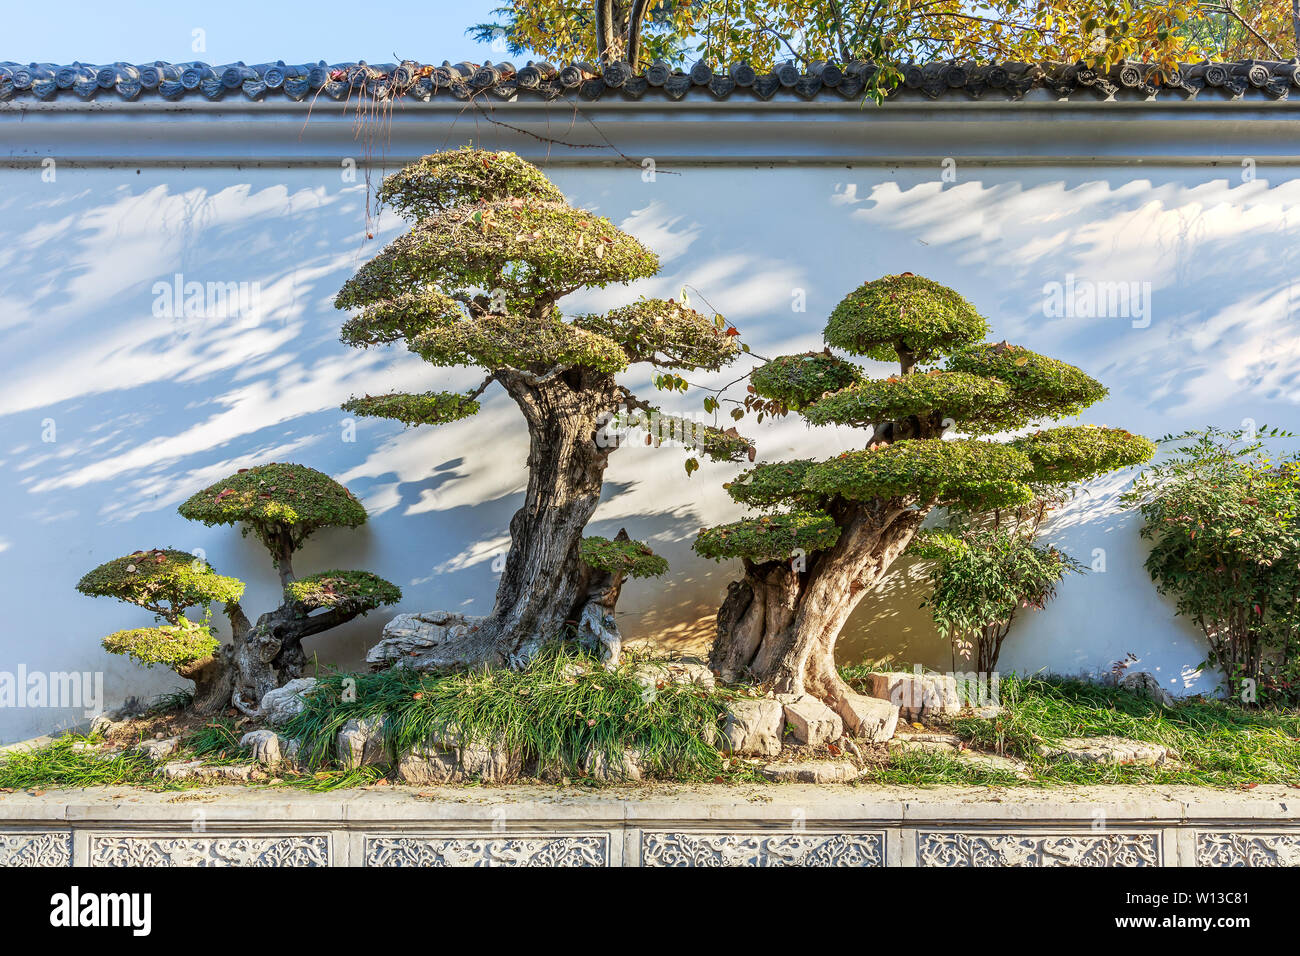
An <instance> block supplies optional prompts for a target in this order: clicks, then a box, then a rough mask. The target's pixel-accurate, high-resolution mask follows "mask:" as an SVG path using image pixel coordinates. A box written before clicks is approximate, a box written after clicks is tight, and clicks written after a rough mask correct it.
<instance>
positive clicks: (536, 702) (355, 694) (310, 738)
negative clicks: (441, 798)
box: [282, 648, 729, 780]
mask: <svg viewBox="0 0 1300 956" xmlns="http://www.w3.org/2000/svg"><path fill="white" fill-rule="evenodd" d="M637 666H638V664H637V662H636V661H628V662H625V663H624V664H622V665H620V667H619V668H618V669H617V670H615V671H607V670H605V669H604V668H603V667H602V665H601V664H600V662H599V661H598V660H597V659H596V658H594V657H590V656H587V655H584V654H582V653H580V652H576V651H572V650H569V649H561V648H556V649H554V650H551V651H548V652H546V653H544V654H542V655H540V656H539V657H537V658H536V659H535V660H534V661H533V663H531V664H530V665H529V666H528V667H527V668H526V669H524V670H522V671H510V670H481V671H474V672H469V673H459V674H422V673H417V672H414V671H410V670H406V669H402V668H396V669H393V670H388V671H383V672H380V673H377V674H365V675H343V674H338V675H333V676H329V677H325V678H323V679H321V680H320V681H319V683H318V684H317V685H316V688H315V689H314V690H313V691H312V693H311V694H309V695H308V696H307V706H306V708H305V709H304V710H303V712H302V713H301V714H299V715H298V716H297V717H295V718H294V719H293V721H292V722H291V723H290V724H289V725H288V726H286V727H285V728H283V730H282V733H283V734H285V735H286V736H289V737H294V738H297V739H299V740H301V741H302V750H301V754H302V756H303V757H304V758H305V759H306V761H307V763H308V765H309V766H311V767H323V766H325V765H326V764H328V763H329V762H330V761H331V760H332V759H333V758H334V756H335V754H334V746H335V738H336V736H337V734H338V732H339V731H340V730H341V729H342V728H343V726H344V724H346V723H347V722H348V721H350V720H360V719H371V720H375V719H378V720H382V722H383V738H384V745H385V748H386V750H387V752H388V756H389V759H390V760H392V761H396V758H397V755H399V754H401V753H403V752H405V751H407V750H409V749H411V748H414V747H417V746H420V745H423V744H425V742H426V741H427V740H429V739H430V737H447V736H454V737H456V738H457V739H459V740H460V741H461V742H462V743H463V744H470V745H473V744H483V745H503V746H504V747H506V748H507V749H508V750H510V751H511V752H514V753H518V754H520V755H521V756H522V757H523V761H524V766H525V768H526V769H528V770H530V771H531V772H532V773H534V774H535V775H537V776H571V777H581V776H582V775H583V773H584V769H585V764H586V761H587V759H588V756H589V755H590V754H593V753H603V754H604V755H605V756H606V758H607V760H608V761H609V763H610V765H611V766H613V767H618V766H621V755H622V753H623V752H625V751H634V752H636V754H637V755H638V759H639V762H640V765H641V767H642V769H643V771H644V772H645V773H646V774H647V775H650V776H656V777H671V778H674V779H678V780H701V779H712V778H714V777H717V776H719V775H720V774H722V773H723V771H724V769H725V765H724V758H723V755H722V754H721V753H720V752H719V751H718V749H717V742H718V727H719V724H720V722H721V721H722V719H723V718H724V716H725V714H726V711H727V701H728V699H729V695H728V694H726V693H724V692H718V691H712V690H706V689H704V688H701V687H698V686H696V685H694V684H685V685H679V684H673V683H671V682H667V681H649V680H645V679H644V678H643V680H642V681H640V682H639V681H638V680H637V679H636V674H637V670H636V668H637Z"/></svg>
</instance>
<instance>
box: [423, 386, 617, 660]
mask: <svg viewBox="0 0 1300 956" xmlns="http://www.w3.org/2000/svg"><path fill="white" fill-rule="evenodd" d="M500 380H501V382H502V384H503V385H504V386H505V389H506V391H507V393H508V394H509V395H510V396H511V398H513V399H514V400H515V403H516V404H517V405H518V406H519V408H520V410H521V411H522V412H523V415H524V420H525V421H526V423H527V425H528V436H529V449H528V462H527V467H528V488H527V491H526V493H525V495H524V503H523V507H521V508H520V509H519V510H518V511H517V512H515V514H514V517H513V518H511V520H510V551H509V553H508V554H507V556H506V562H505V569H504V570H503V571H502V574H501V580H500V582H499V583H498V585H497V593H496V600H495V603H494V605H493V608H492V611H491V613H490V614H488V615H487V616H486V617H485V618H483V619H482V620H481V621H480V622H479V624H478V626H477V627H476V628H475V629H474V630H473V631H472V632H471V633H470V634H469V635H468V636H466V637H464V638H462V639H459V640H454V641H449V642H447V643H445V644H440V645H438V646H437V647H435V648H431V649H429V650H428V651H427V652H423V653H421V654H419V655H417V656H416V657H413V658H411V659H410V660H406V661H403V666H406V667H411V668H414V669H418V670H443V669H446V670H453V669H461V668H467V667H481V666H487V667H514V668H519V667H523V666H525V665H526V664H527V663H528V662H529V661H530V660H532V658H533V657H535V656H536V654H537V652H538V651H539V650H540V649H541V648H542V646H543V645H545V644H546V643H547V642H549V641H552V640H554V639H556V638H558V637H560V636H561V635H562V634H563V633H564V632H565V631H566V629H571V628H574V627H576V626H577V625H578V622H579V619H580V618H581V617H582V616H583V613H584V609H585V608H586V607H587V606H588V605H589V604H590V603H591V601H592V599H593V598H595V599H596V600H597V601H601V600H606V599H617V596H618V588H617V587H613V582H612V581H610V582H601V581H598V580H596V579H595V577H594V575H595V573H594V572H593V571H592V570H591V569H590V568H588V567H587V565H586V564H585V563H584V562H583V561H582V558H581V556H580V554H579V544H580V543H581V541H582V536H583V531H584V530H585V529H586V527H587V522H588V521H590V520H591V516H592V514H593V513H594V512H595V510H596V506H597V505H598V504H599V503H600V491H601V486H602V484H603V482H604V477H605V468H606V466H607V464H608V461H609V454H610V452H611V451H612V450H613V448H612V447H602V446H601V445H600V444H599V443H598V442H597V440H596V436H597V432H598V431H599V429H600V426H601V424H602V421H601V417H602V415H603V414H605V413H606V412H609V411H611V410H613V409H615V408H616V407H617V405H618V402H619V399H620V397H621V396H622V391H621V390H620V389H619V387H618V385H617V384H616V383H615V381H614V378H613V376H611V375H608V374H605V373H598V372H593V371H591V370H589V369H583V368H574V369H570V370H569V371H567V372H565V373H563V374H561V375H557V376H556V377H554V378H550V379H546V380H544V381H539V380H537V379H535V378H532V377H527V378H526V377H524V376H521V375H514V374H511V373H502V374H501V375H500ZM618 583H619V584H621V582H618ZM593 588H594V589H595V590H594V591H593ZM611 588H612V590H611ZM601 595H605V597H601ZM593 613H594V612H593Z"/></svg>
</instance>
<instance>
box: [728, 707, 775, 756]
mask: <svg viewBox="0 0 1300 956" xmlns="http://www.w3.org/2000/svg"><path fill="white" fill-rule="evenodd" d="M728 711H729V713H728V714H727V720H726V722H725V723H724V724H723V726H722V743H723V748H722V749H723V750H726V751H727V752H729V753H734V754H747V755H755V756H759V757H775V756H776V755H777V754H779V753H780V752H781V720H782V718H783V716H784V708H783V707H782V706H781V703H780V701H776V700H770V699H767V698H759V699H757V700H752V699H744V698H741V699H739V700H733V701H732V702H731V703H730V704H729V705H728Z"/></svg>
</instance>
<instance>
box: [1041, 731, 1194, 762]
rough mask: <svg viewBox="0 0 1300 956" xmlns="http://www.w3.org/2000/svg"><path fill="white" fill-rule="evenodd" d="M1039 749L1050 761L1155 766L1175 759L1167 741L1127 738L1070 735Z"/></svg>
mask: <svg viewBox="0 0 1300 956" xmlns="http://www.w3.org/2000/svg"><path fill="white" fill-rule="evenodd" d="M1038 752H1039V753H1041V754H1042V755H1043V756H1044V757H1046V758H1047V759H1049V760H1077V761H1080V762H1081V763H1094V764H1141V765H1144V766H1152V767H1153V766H1156V765H1158V764H1162V763H1164V762H1165V761H1166V760H1172V759H1175V757H1176V754H1175V753H1174V752H1173V750H1171V749H1170V748H1169V747H1166V746H1165V745H1164V744H1152V743H1147V742H1146V741H1144V740H1128V739H1126V738H1124V737H1067V738H1066V739H1064V740H1062V741H1061V742H1060V743H1059V744H1056V745H1055V746H1048V745H1046V744H1044V745H1043V746H1040V747H1039V748H1038Z"/></svg>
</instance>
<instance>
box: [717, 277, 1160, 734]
mask: <svg viewBox="0 0 1300 956" xmlns="http://www.w3.org/2000/svg"><path fill="white" fill-rule="evenodd" d="M987 331H988V324H987V322H986V321H985V319H984V317H983V316H981V315H980V314H979V313H978V312H976V310H975V309H974V307H973V306H971V304H970V303H969V302H967V301H966V300H965V299H964V298H962V297H961V296H960V295H958V294H957V293H956V292H954V291H953V290H952V289H949V288H946V287H944V286H942V285H939V284H938V283H936V282H933V281H931V280H929V279H925V278H922V277H920V276H915V275H911V274H910V273H905V274H903V275H896V276H885V277H883V278H881V279H877V280H875V281H872V282H868V283H866V284H865V285H863V286H861V287H860V288H858V289H856V290H854V291H853V292H851V293H850V294H849V295H848V296H847V297H845V299H844V300H843V301H842V302H841V303H840V304H839V305H838V306H836V308H835V310H834V311H833V312H832V313H831V316H830V319H829V321H828V322H827V324H826V329H825V340H826V342H827V344H828V346H831V347H833V348H835V349H838V350H840V351H842V352H844V353H847V355H848V356H852V357H858V358H867V359H873V360H876V361H893V362H896V363H897V365H898V369H897V371H896V372H895V373H894V374H892V375H888V376H886V377H883V378H881V377H872V376H870V375H869V374H868V373H867V372H866V371H865V370H864V368H863V367H862V366H860V365H859V364H857V363H855V362H854V361H852V360H851V359H850V358H844V357H841V356H839V355H837V354H834V353H833V352H832V351H831V350H830V348H828V349H827V350H826V351H824V352H813V353H808V354H803V355H787V356H781V357H779V358H776V359H773V360H772V361H770V362H768V363H767V364H764V365H761V366H759V367H757V368H755V369H754V370H753V372H752V373H751V374H750V385H751V387H752V389H753V391H754V395H753V396H752V397H751V398H750V399H749V401H748V403H747V404H749V406H750V407H751V408H758V409H761V410H762V411H763V412H764V413H765V414H767V413H776V414H784V413H788V412H795V413H797V414H799V415H801V416H802V417H803V418H804V419H805V420H807V421H808V422H809V423H811V424H813V425H845V426H850V427H855V428H860V429H862V430H863V431H864V433H865V437H864V444H865V447H863V448H861V449H860V450H857V451H849V452H845V453H843V454H841V455H838V456H836V457H833V458H829V459H824V460H816V459H801V460H795V461H778V462H771V463H764V464H760V465H758V466H756V467H754V468H752V469H750V470H748V471H746V472H744V473H742V474H741V475H740V476H739V477H738V478H737V479H736V480H735V481H732V482H731V483H729V484H728V485H727V491H728V493H729V494H730V495H731V497H732V498H734V499H735V500H736V501H738V502H741V503H742V504H745V505H749V506H751V507H752V508H753V509H754V510H755V512H756V514H755V515H754V516H753V517H749V518H745V519H743V520H741V521H737V522H734V523H731V524H727V525H722V526H720V527H714V528H708V529H705V530H703V531H702V532H701V533H700V535H699V537H698V538H697V540H696V542H695V549H696V550H697V551H698V552H699V553H700V554H702V555H704V556H705V557H709V558H715V559H719V560H721V559H726V558H736V559H739V560H740V561H741V566H742V569H743V574H742V576H741V578H740V579H738V580H736V581H734V582H733V583H732V584H731V585H730V586H729V587H728V590H727V596H726V599H725V601H724V603H723V605H722V607H721V609H720V610H719V612H718V619H717V637H716V640H715V643H714V646H713V651H712V658H711V663H712V665H713V667H714V668H715V669H716V670H717V671H718V672H720V674H721V675H722V677H723V679H724V680H737V679H749V680H754V681H757V682H759V683H761V684H763V685H765V686H767V687H768V688H770V689H772V690H775V691H777V692H783V693H793V694H802V693H808V694H812V695H814V696H816V697H818V698H820V699H822V700H823V701H824V702H826V703H827V704H828V705H829V706H831V707H832V709H834V710H836V711H837V712H839V713H840V714H841V716H843V717H844V719H845V722H846V725H847V726H849V727H850V728H853V727H856V726H857V724H858V716H857V712H856V711H855V707H854V702H855V698H856V695H855V694H854V693H853V692H852V691H851V690H850V689H849V687H848V686H847V685H846V684H845V683H844V681H843V680H842V679H841V678H840V676H839V674H838V672H837V669H836V665H835V643H836V639H837V638H838V636H839V633H840V631H841V629H842V628H843V626H844V624H845V622H846V621H847V620H848V617H849V615H850V614H851V613H852V611H853V609H854V608H855V607H856V606H857V604H858V603H859V602H860V601H861V599H862V597H863V596H864V595H865V594H866V593H867V591H869V590H870V589H871V588H872V587H874V586H875V585H876V584H877V583H878V582H879V581H880V579H881V578H882V577H883V576H884V575H885V573H886V572H887V571H888V570H889V568H890V566H891V565H892V564H893V562H894V560H895V559H896V558H897V557H898V556H899V555H900V554H902V553H903V551H904V550H905V549H906V548H907V547H908V546H909V544H910V543H911V541H912V539H913V537H914V535H915V534H916V533H917V531H918V529H920V527H921V524H922V522H923V521H925V519H926V517H927V516H928V515H929V514H930V513H931V512H932V511H933V510H934V509H935V508H938V507H949V506H951V507H956V508H963V509H968V510H974V511H988V510H990V509H995V508H1014V507H1016V506H1019V505H1025V504H1027V503H1029V502H1031V501H1032V500H1034V497H1035V488H1036V486H1038V485H1039V484H1056V483H1058V482H1062V481H1079V480H1084V479H1086V478H1088V477H1091V476H1094V475H1099V474H1102V473H1105V472H1108V471H1111V470H1113V469H1116V468H1121V467H1125V466H1128V465H1133V464H1136V463H1139V462H1142V461H1145V460H1147V459H1148V458H1149V457H1150V455H1151V453H1152V445H1151V443H1150V442H1148V441H1147V440H1146V439H1144V438H1142V437H1140V436H1137V435H1132V434H1130V433H1129V432H1126V431H1124V430H1122V429H1118V428H1101V427H1092V426H1076V425H1065V426H1059V427H1055V428H1038V427H1034V428H1033V429H1032V430H1029V431H1027V432H1026V433H1024V434H1021V435H1019V437H1015V438H1011V439H1008V440H999V439H996V438H994V437H993V436H996V435H998V434H1000V433H1006V432H1014V431H1024V430H1025V429H1027V428H1028V427H1029V426H1037V425H1039V424H1040V423H1042V422H1043V421H1045V420H1049V419H1056V418H1062V417H1066V416H1072V415H1075V414H1078V413H1079V412H1081V411H1082V410H1083V409H1085V408H1086V407H1088V406H1089V405H1092V404H1093V403H1095V402H1097V401H1099V400H1101V399H1102V398H1104V397H1105V395H1106V389H1105V388H1104V387H1103V386H1102V385H1101V384H1100V383H1098V382H1097V381H1095V380H1094V379H1092V378H1091V377H1089V376H1088V375H1086V374H1085V373H1083V372H1082V371H1080V370H1079V369H1077V368H1075V367H1073V366H1071V365H1067V364H1065V363H1064V362H1061V361H1058V360H1056V359H1052V358H1049V357H1047V356H1044V355H1039V354H1037V353H1035V352H1032V351H1030V350H1028V349H1025V348H1021V347H1019V346H1015V345H1010V344H1008V343H1006V342H1000V343H996V344H994V343H989V342H985V341H983V340H984V338H985V335H986V333H987Z"/></svg>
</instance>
